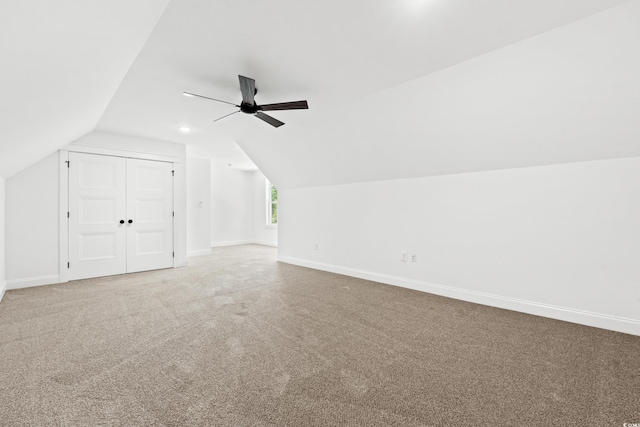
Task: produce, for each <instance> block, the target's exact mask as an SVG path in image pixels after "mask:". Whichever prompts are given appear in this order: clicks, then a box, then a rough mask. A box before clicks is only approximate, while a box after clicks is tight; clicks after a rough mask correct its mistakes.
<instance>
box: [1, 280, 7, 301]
mask: <svg viewBox="0 0 640 427" xmlns="http://www.w3.org/2000/svg"><path fill="white" fill-rule="evenodd" d="M6 290H7V282H2V283H0V302H2V298H4V293H5V291H6Z"/></svg>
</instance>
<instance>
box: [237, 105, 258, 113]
mask: <svg viewBox="0 0 640 427" xmlns="http://www.w3.org/2000/svg"><path fill="white" fill-rule="evenodd" d="M240 111H242V112H243V113H245V114H255V113H257V112H258V111H260V107H259V106H258V104H255V103H254V104H253V105H252V104H249V103H246V102H242V103H241V104H240Z"/></svg>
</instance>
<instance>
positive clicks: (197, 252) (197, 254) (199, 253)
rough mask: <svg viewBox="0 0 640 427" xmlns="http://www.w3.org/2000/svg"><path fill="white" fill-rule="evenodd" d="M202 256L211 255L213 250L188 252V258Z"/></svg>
mask: <svg viewBox="0 0 640 427" xmlns="http://www.w3.org/2000/svg"><path fill="white" fill-rule="evenodd" d="M202 255H211V248H209V249H200V250H197V251H188V252H187V257H189V258H190V257H192V256H202Z"/></svg>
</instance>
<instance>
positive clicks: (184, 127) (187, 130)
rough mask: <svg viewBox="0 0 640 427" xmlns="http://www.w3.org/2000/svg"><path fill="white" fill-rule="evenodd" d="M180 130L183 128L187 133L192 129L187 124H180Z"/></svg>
mask: <svg viewBox="0 0 640 427" xmlns="http://www.w3.org/2000/svg"><path fill="white" fill-rule="evenodd" d="M180 130H181V131H182V132H184V133H187V132H189V131H190V130H191V128H188V127H186V126H180Z"/></svg>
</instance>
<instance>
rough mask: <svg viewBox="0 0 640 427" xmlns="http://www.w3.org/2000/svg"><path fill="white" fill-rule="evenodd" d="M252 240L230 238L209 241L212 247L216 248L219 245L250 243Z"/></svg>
mask: <svg viewBox="0 0 640 427" xmlns="http://www.w3.org/2000/svg"><path fill="white" fill-rule="evenodd" d="M252 243H253V240H230V241H228V242H211V247H212V248H218V247H221V246H236V245H250V244H252Z"/></svg>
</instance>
